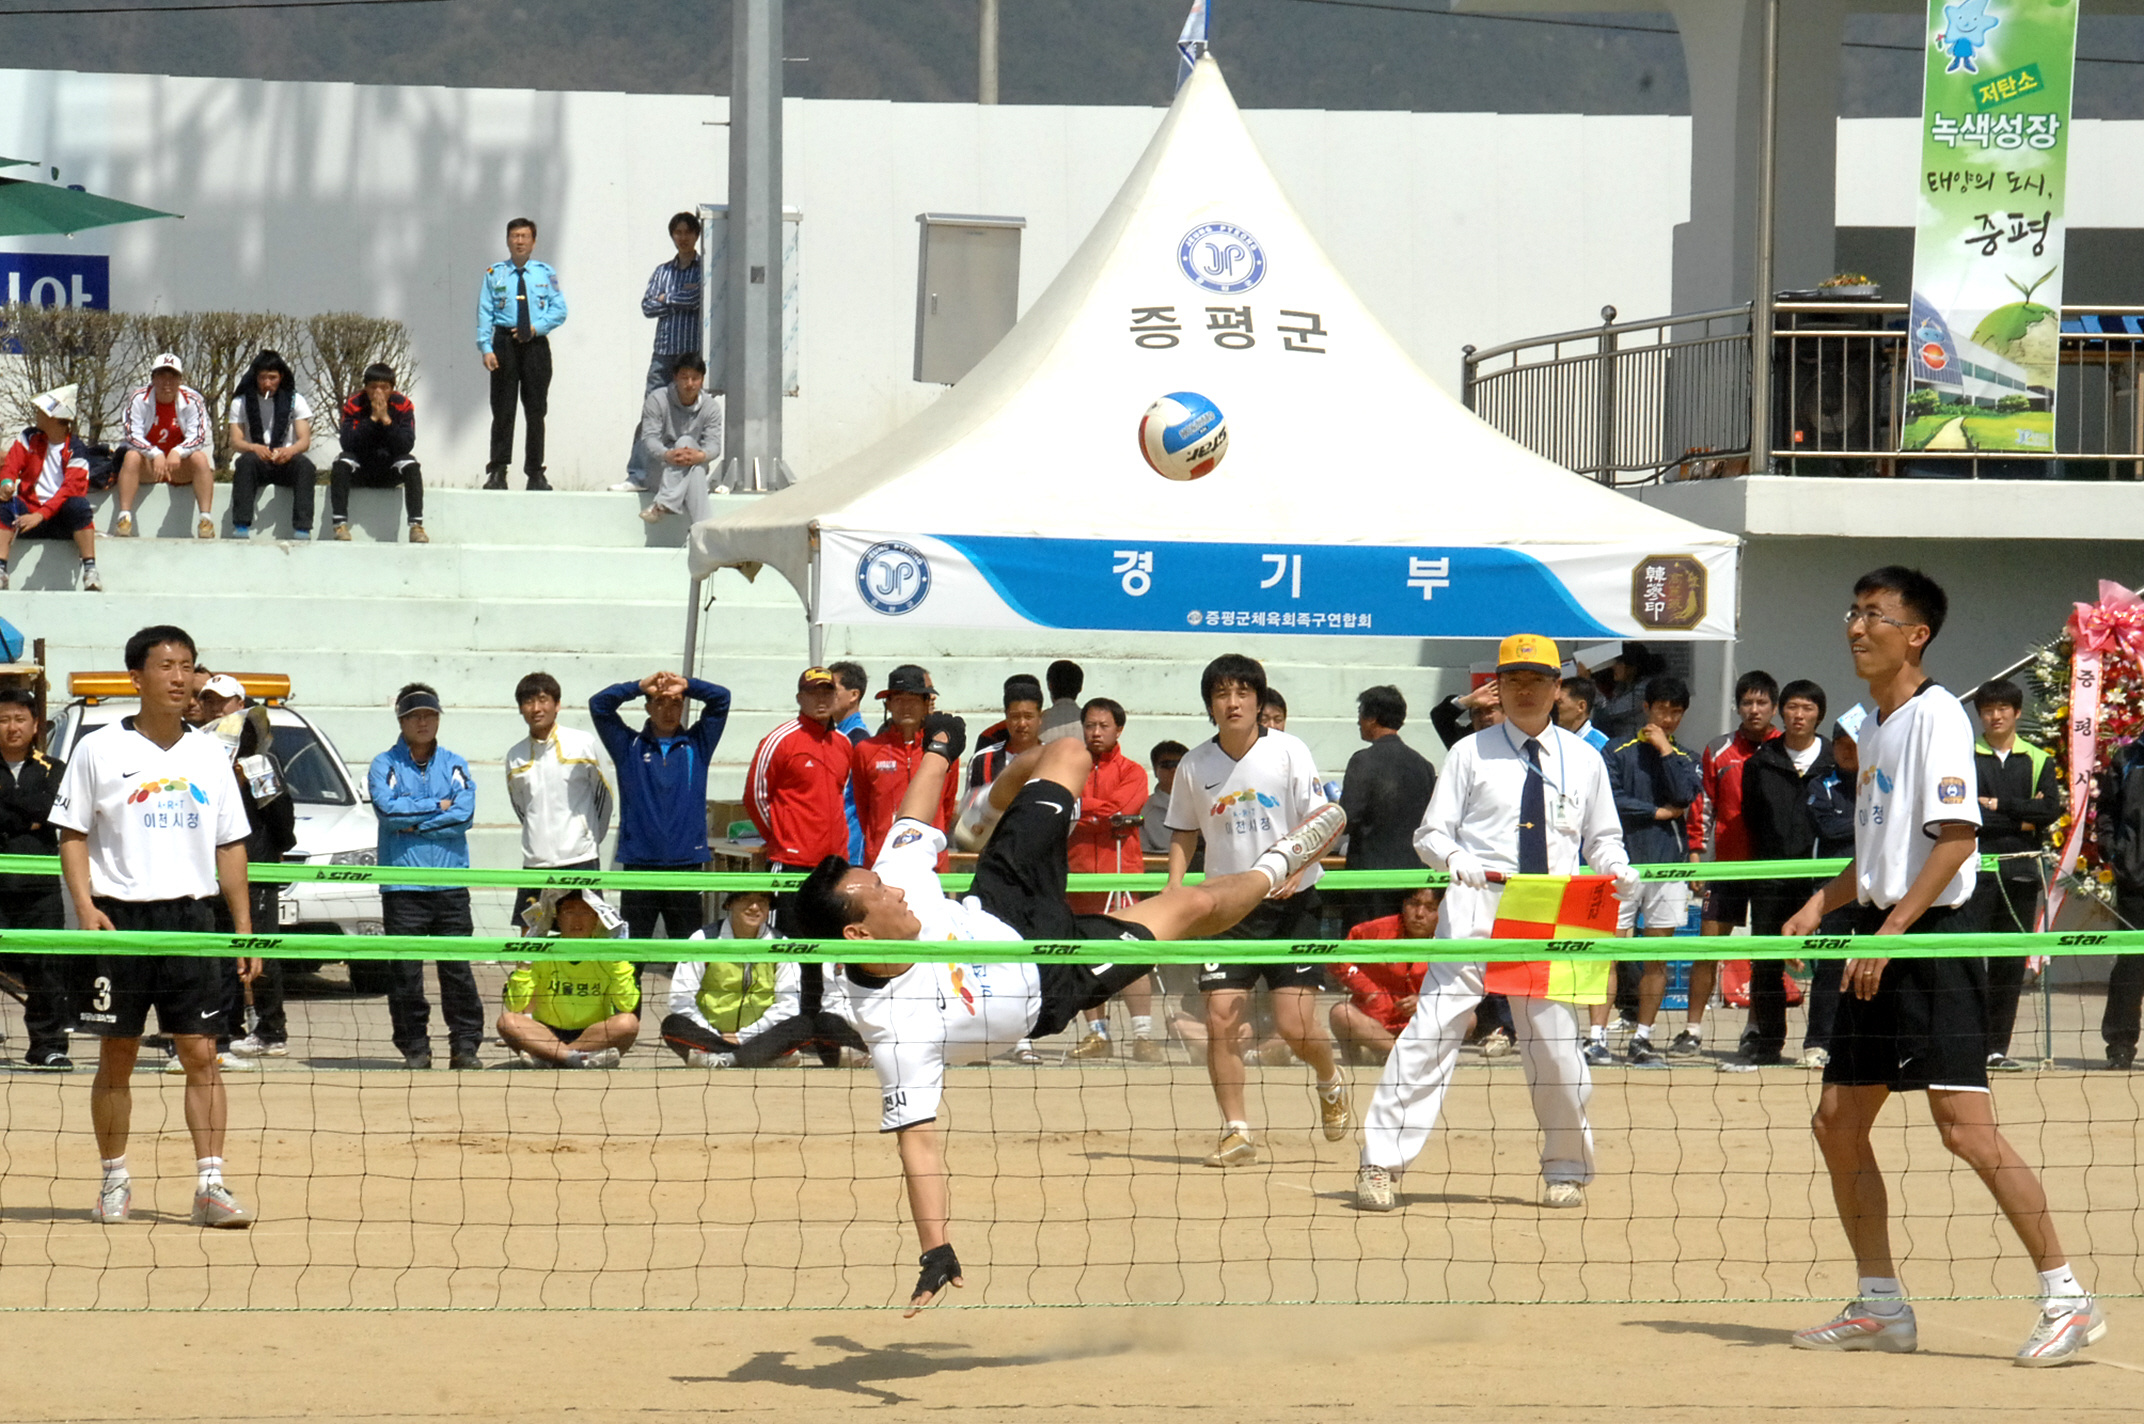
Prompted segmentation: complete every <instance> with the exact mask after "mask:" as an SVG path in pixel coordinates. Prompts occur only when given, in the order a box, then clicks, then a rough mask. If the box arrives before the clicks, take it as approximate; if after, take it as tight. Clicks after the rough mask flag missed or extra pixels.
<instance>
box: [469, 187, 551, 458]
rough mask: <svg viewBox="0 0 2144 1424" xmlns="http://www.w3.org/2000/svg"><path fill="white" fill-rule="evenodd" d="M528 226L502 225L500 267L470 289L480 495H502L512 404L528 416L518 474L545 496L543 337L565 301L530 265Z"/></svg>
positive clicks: (543, 271) (541, 267) (532, 241)
mask: <svg viewBox="0 0 2144 1424" xmlns="http://www.w3.org/2000/svg"><path fill="white" fill-rule="evenodd" d="M535 250H536V224H535V223H534V222H533V221H532V220H530V219H528V218H515V219H514V220H513V221H512V222H510V223H508V224H507V225H506V251H507V260H506V261H504V262H494V263H493V264H492V265H491V266H490V268H488V269H487V270H486V271H485V273H484V280H483V282H482V283H481V284H479V286H478V288H477V306H476V349H477V350H478V351H480V352H482V353H483V355H484V369H485V370H487V371H489V372H491V459H490V461H489V462H488V463H487V464H486V466H485V479H484V488H485V489H498V490H503V489H505V488H506V467H507V466H508V465H510V464H512V463H513V458H514V402H515V400H516V399H517V398H518V399H519V400H520V402H521V409H522V411H523V413H525V414H526V415H527V416H528V422H529V434H528V445H527V447H526V449H525V452H524V456H525V457H524V459H523V461H522V467H521V468H522V470H523V471H524V472H525V473H526V474H527V475H528V481H529V486H528V487H529V488H530V489H532V490H547V489H549V488H551V482H550V481H549V480H547V479H545V478H544V477H543V417H544V412H545V410H546V408H547V405H548V402H549V398H550V393H551V340H550V337H551V333H552V332H553V331H555V330H557V329H558V328H559V326H561V325H562V324H563V323H564V322H565V320H566V296H565V293H563V292H561V291H560V290H559V289H558V274H557V273H556V272H554V271H552V270H551V267H550V265H549V264H548V263H544V262H537V261H534V260H532V258H531V254H532V253H534V252H535Z"/></svg>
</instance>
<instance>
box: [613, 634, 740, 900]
mask: <svg viewBox="0 0 2144 1424" xmlns="http://www.w3.org/2000/svg"><path fill="white" fill-rule="evenodd" d="M635 697H642V698H646V699H647V710H648V720H647V721H646V722H645V723H643V724H642V725H641V728H640V730H639V731H637V732H635V731H632V730H630V729H629V728H628V727H627V726H626V725H625V719H624V718H623V717H621V716H619V715H618V709H619V708H620V707H621V706H623V705H624V704H625V703H626V702H628V701H630V700H631V699H633V698H635ZM687 699H690V700H692V701H694V702H697V703H699V704H700V720H699V721H697V722H694V723H693V724H692V725H691V726H689V727H688V726H686V725H685V703H686V701H687ZM588 712H589V716H590V717H591V719H592V720H593V721H594V722H595V724H596V735H597V736H598V737H601V738H602V739H603V746H604V749H605V750H607V751H608V752H609V753H610V759H611V763H612V765H613V766H615V767H616V768H617V772H618V851H617V855H618V868H619V869H620V870H699V869H701V868H702V867H704V866H705V865H706V864H707V857H708V849H707V768H708V763H709V762H711V761H712V760H713V759H714V755H715V748H716V747H717V746H718V745H720V744H721V741H722V730H723V728H725V727H727V726H728V725H729V718H730V690H729V689H728V688H726V687H719V686H717V685H716V684H714V683H712V682H703V681H702V680H701V679H699V678H696V677H683V676H680V675H679V674H677V673H674V672H651V673H649V674H648V675H647V676H646V677H644V678H642V679H640V681H638V682H620V683H614V684H612V685H611V686H609V687H606V688H604V689H603V690H602V691H601V692H599V693H597V694H596V695H595V696H593V697H591V698H589V699H588ZM618 908H619V910H620V911H621V912H623V914H624V915H625V922H626V924H627V925H629V926H630V927H631V928H632V936H633V938H634V939H658V938H659V939H683V938H685V937H686V936H687V935H689V934H691V933H692V932H693V931H694V930H696V929H698V928H699V927H700V895H699V892H698V891H696V890H628V891H626V892H625V893H624V894H622V895H620V896H619V897H618ZM658 921H660V922H661V924H662V927H663V931H662V933H661V934H660V935H657V934H656V932H655V926H656V923H657V922H658Z"/></svg>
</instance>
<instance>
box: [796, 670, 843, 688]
mask: <svg viewBox="0 0 2144 1424" xmlns="http://www.w3.org/2000/svg"><path fill="white" fill-rule="evenodd" d="M833 685H834V675H833V674H832V673H830V672H828V671H827V670H826V669H825V668H823V667H812V668H806V669H804V671H803V672H801V673H799V674H797V691H799V692H802V691H803V690H804V689H805V688H807V687H832V686H833Z"/></svg>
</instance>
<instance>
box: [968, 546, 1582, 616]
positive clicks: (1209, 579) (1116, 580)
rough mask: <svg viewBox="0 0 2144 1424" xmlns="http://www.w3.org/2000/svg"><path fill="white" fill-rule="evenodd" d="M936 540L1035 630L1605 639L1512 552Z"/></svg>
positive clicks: (1549, 580) (1526, 558)
mask: <svg viewBox="0 0 2144 1424" xmlns="http://www.w3.org/2000/svg"><path fill="white" fill-rule="evenodd" d="M938 537H939V538H941V539H942V540H943V541H944V542H945V543H946V544H948V545H950V546H952V547H953V548H954V549H957V550H958V551H959V552H960V553H961V554H962V555H963V556H964V557H966V558H967V559H968V560H969V561H970V562H971V563H972V564H973V565H974V567H975V568H976V570H977V571H978V572H979V573H980V574H982V576H983V577H984V578H985V579H987V580H988V581H989V583H990V586H991V588H992V589H993V590H995V591H996V593H997V594H998V596H999V597H1000V598H1002V599H1004V600H1005V602H1006V604H1007V605H1008V606H1009V607H1011V608H1012V609H1013V610H1015V611H1016V612H1017V613H1018V614H1019V615H1020V616H1021V617H1024V618H1026V619H1028V620H1029V621H1031V622H1034V623H1038V624H1040V625H1042V626H1044V627H1072V628H1124V629H1135V630H1151V631H1153V632H1226V631H1233V630H1235V629H1239V628H1240V629H1255V630H1258V631H1261V632H1263V631H1273V632H1283V633H1325V634H1331V633H1339V634H1342V635H1346V634H1357V635H1368V636H1371V637H1377V636H1387V637H1402V638H1406V637H1447V638H1454V637H1457V638H1465V637H1496V636H1501V635H1502V634H1504V633H1507V632H1509V631H1510V630H1511V629H1512V628H1514V627H1520V626H1525V627H1529V628H1538V629H1539V630H1541V631H1543V632H1546V633H1549V634H1551V635H1552V636H1564V637H1571V636H1581V635H1582V636H1588V637H1594V636H1610V635H1611V630H1610V629H1609V628H1607V627H1604V626H1603V625H1602V624H1601V623H1600V621H1599V620H1597V619H1596V618H1594V617H1593V616H1592V615H1591V614H1589V613H1588V612H1587V611H1586V610H1585V608H1584V607H1583V606H1582V605H1581V604H1580V602H1579V600H1578V599H1577V598H1576V597H1574V596H1573V594H1572V592H1571V590H1570V589H1568V588H1566V587H1565V586H1564V583H1563V581H1562V580H1561V579H1559V578H1558V577H1557V576H1556V575H1555V574H1554V573H1553V572H1551V571H1550V570H1549V568H1548V567H1547V566H1546V565H1544V564H1543V563H1542V562H1541V561H1540V560H1538V559H1535V558H1533V557H1532V556H1530V555H1528V554H1526V553H1523V552H1521V551H1519V550H1516V549H1510V548H1501V547H1489V548H1482V547H1472V548H1469V547H1454V548H1421V547H1415V548H1409V547H1392V546H1381V545H1339V546H1335V545H1317V544H1281V543H1274V544H1259V545H1250V544H1197V543H1180V542H1167V541H1158V540H1147V541H1140V540H1136V539H1126V540H1097V539H1016V538H1005V537H999V536H993V535H975V534H952V535H940V536H938Z"/></svg>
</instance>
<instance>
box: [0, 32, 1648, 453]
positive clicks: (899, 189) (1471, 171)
mask: <svg viewBox="0 0 2144 1424" xmlns="http://www.w3.org/2000/svg"><path fill="white" fill-rule="evenodd" d="M727 109H728V105H727V101H725V100H723V99H719V98H693V97H680V96H665V95H623V94H596V93H535V92H530V91H521V90H504V89H479V90H453V89H436V88H392V87H360V86H354V85H347V84H272V83H258V82H250V81H240V80H221V79H193V78H171V77H159V76H149V75H99V74H75V73H48V72H41V71H28V70H0V153H7V154H11V155H16V156H20V157H28V158H35V159H40V160H42V161H44V162H46V163H48V164H57V165H58V166H59V167H60V168H61V170H62V175H61V177H62V181H64V182H70V183H81V184H84V185H85V186H87V187H88V188H89V189H90V190H91V191H93V192H99V193H105V194H108V195H110V196H113V197H118V198H124V199H127V200H129V201H132V202H138V203H144V204H147V205H149V206H151V207H158V208H163V209H167V210H171V211H176V212H182V213H184V214H186V218H185V220H184V221H183V222H175V223H174V222H155V223H145V224H139V225H135V226H131V227H125V228H115V229H106V230H102V231H98V232H91V233H85V234H82V235H81V236H79V237H77V238H75V239H72V240H71V243H70V242H69V241H68V240H64V239H44V240H36V239H0V247H4V248H5V249H8V250H23V251H56V250H68V248H70V247H71V248H72V249H73V250H79V251H85V252H104V253H109V254H110V255H111V257H112V268H113V271H112V285H113V302H114V305H115V306H118V307H121V308H125V309H132V310H147V309H151V308H158V307H160V308H162V309H165V310H186V309H211V308H240V309H252V310H263V309H266V310H275V309H280V310H284V311H288V312H291V313H294V314H299V315H304V314H309V313H312V312H316V311H326V310H348V309H355V310H361V311H367V312H371V313H373V314H376V315H383V316H394V317H398V318H400V319H402V320H403V321H405V322H407V323H409V325H410V327H411V329H412V333H413V335H414V337H415V341H416V350H417V360H418V364H419V366H420V368H421V369H420V375H419V380H418V384H417V388H416V395H417V398H418V401H419V410H420V414H419V419H420V454H422V455H423V456H424V457H425V461H426V467H427V477H428V478H430V479H436V480H439V481H441V482H443V483H450V484H475V483H477V482H478V481H479V480H480V479H481V475H482V466H483V463H484V450H485V438H486V430H487V428H488V415H487V413H486V403H485V402H486V397H485V390H486V387H485V380H484V373H483V371H482V369H481V367H480V365H479V363H478V359H477V356H476V351H475V344H474V339H475V310H474V306H475V288H476V279H477V277H478V275H479V274H480V273H481V272H482V270H483V268H484V266H485V265H486V264H487V263H488V262H490V261H492V260H494V259H495V258H496V257H497V256H500V255H503V249H502V231H503V228H504V225H505V223H506V220H507V219H508V218H510V217H513V216H516V215H519V214H524V213H525V214H527V215H529V216H531V217H533V218H535V219H536V220H537V221H538V222H539V223H540V224H541V225H542V227H543V236H542V241H541V243H540V245H539V255H540V256H543V257H544V258H546V259H547V260H550V261H552V262H553V263H555V264H556V265H557V266H558V268H559V269H560V274H561V278H562V281H563V283H564V286H565V290H566V295H567V298H568V301H569V303H570V304H571V307H572V317H571V319H570V320H569V322H568V324H567V325H566V327H565V329H564V330H563V332H561V333H560V335H559V336H558V337H557V338H556V339H555V341H554V343H553V345H554V352H555V356H556V360H557V377H556V380H555V382H554V385H553V387H552V416H551V422H550V440H551V453H550V464H551V476H552V479H553V481H554V482H555V483H557V484H559V485H561V486H562V487H569V488H570V487H584V488H585V487H598V486H601V485H604V484H607V483H609V482H610V481H612V480H614V479H616V478H617V477H618V474H619V472H620V469H621V468H622V464H623V455H624V448H625V442H626V438H627V432H628V430H629V426H630V421H631V419H632V417H633V414H634V412H635V411H636V410H637V408H638V402H639V391H640V381H641V373H642V372H643V370H644V369H645V365H646V354H647V348H648V342H649V338H650V335H651V324H650V323H649V322H647V321H646V320H645V319H644V318H642V317H641V315H640V312H639V305H638V299H639V296H640V292H641V289H642V286H643V284H644V283H645V281H646V279H647V274H648V271H649V269H650V268H652V267H653V266H654V265H655V263H657V262H658V261H660V260H662V258H663V256H664V254H665V253H666V252H667V251H668V247H667V242H666V239H665V238H664V236H663V224H664V219H665V218H666V217H667V216H668V215H669V214H670V213H671V212H673V211H675V210H676V209H679V208H683V207H689V206H691V205H692V204H693V203H695V202H699V201H710V200H712V201H718V202H719V201H722V200H723V198H724V196H725V192H726V186H727V177H726V174H727V166H728V164H727V133H726V130H725V129H723V128H721V127H715V126H712V125H713V124H714V123H715V122H716V121H719V120H722V119H724V118H726V117H727ZM786 114H787V119H788V130H787V135H786V140H787V172H786V179H787V185H788V193H787V199H788V201H789V202H790V203H791V204H792V205H794V206H797V207H800V208H802V209H803V211H804V215H805V216H804V225H803V234H802V241H803V251H802V258H801V265H802V269H803V275H802V283H801V301H802V304H803V370H802V391H803V394H802V395H801V396H800V397H799V398H798V399H796V400H795V401H793V402H791V404H790V410H789V416H788V456H789V460H790V463H791V465H792V466H793V467H795V468H796V469H797V470H798V471H799V472H800V473H801V474H803V475H804V476H806V477H809V475H810V474H811V473H812V472H813V471H814V470H817V469H823V468H825V467H826V466H827V465H828V464H829V463H831V462H833V461H835V460H838V459H840V458H842V457H844V456H846V455H848V454H850V453H852V452H854V451H855V450H857V449H859V448H861V447H863V446H864V445H866V444H868V443H870V442H871V441H872V440H874V439H876V438H878V437H879V436H881V435H883V434H885V433H886V432H887V431H889V430H891V429H892V428H893V427H895V426H896V425H898V424H899V423H900V422H901V421H903V420H905V419H906V418H907V417H908V416H910V415H912V414H914V413H915V412H916V411H917V410H919V409H921V408H922V407H923V406H924V405H926V404H927V403H928V402H929V401H931V400H932V399H934V398H935V397H936V395H937V394H938V391H937V389H936V388H930V387H921V386H917V385H916V384H915V383H913V382H912V381H910V380H909V370H910V360H911V356H910V345H911V341H912V337H913V324H914V302H915V295H914V292H915V264H916V224H915V215H916V214H917V213H919V212H922V211H925V210H935V211H953V212H961V211H966V212H984V213H1006V214H1014V215H1018V216H1022V217H1025V218H1026V219H1027V220H1028V228H1027V232H1026V236H1025V241H1024V252H1023V273H1022V291H1021V305H1022V308H1023V309H1024V308H1025V307H1026V306H1027V305H1029V304H1030V303H1032V302H1033V301H1034V299H1035V298H1036V297H1038V296H1039V295H1040V294H1041V292H1042V291H1043V289H1044V288H1045V287H1046V286H1047V285H1048V283H1049V281H1050V279H1051V278H1052V277H1053V276H1055V274H1056V273H1057V271H1058V269H1059V268H1060V267H1061V266H1062V265H1063V263H1064V261H1065V260H1066V258H1068V257H1069V256H1070V255H1071V253H1072V251H1073V249H1074V248H1076V247H1077V246H1078V244H1079V242H1080V240H1081V239H1082V238H1083V237H1085V235H1086V233H1087V230H1088V228H1089V226H1090V225H1091V224H1092V223H1093V222H1094V220H1095V219H1096V217H1098V216H1099V215H1100V213H1101V210H1102V208H1103V207H1104V206H1105V205H1106V204H1107V202H1108V200H1109V198H1110V197H1111V196H1112V195H1113V194H1114V193H1115V191H1116V189H1117V186H1118V185H1119V183H1121V182H1122V180H1123V177H1124V175H1125V174H1126V172H1128V171H1129V169H1130V167H1131V165H1132V163H1133V162H1134V161H1135V160H1136V159H1137V157H1138V155H1139V153H1140V151H1141V150H1142V149H1143V148H1144V146H1145V144H1146V142H1147V140H1148V138H1149V137H1150V136H1151V135H1152V133H1153V131H1154V128H1155V126H1156V125H1157V124H1158V122H1159V121H1160V117H1161V111H1159V110H1156V109H1124V108H1091V107H1079V108H1038V107H1026V106H1014V105H1007V106H1000V107H994V108H989V109H984V108H979V107H977V106H973V105H958V104H884V103H851V102H831V101H828V102H820V101H812V102H804V101H801V100H791V101H790V102H789V103H788V105H787V106H786ZM1249 122H1250V126H1251V130H1252V132H1253V133H1254V134H1255V135H1256V136H1257V138H1258V141H1259V143H1260V144H1261V146H1262V147H1264V149H1265V151H1266V153H1267V156H1268V158H1269V160H1270V161H1271V162H1272V164H1273V166H1274V168H1275V170H1276V171H1277V172H1278V174H1279V175H1280V179H1281V182H1282V184H1283V185H1284V186H1285V187H1286V189H1287V190H1288V192H1289V193H1290V195H1291V196H1292V197H1293V198H1294V199H1295V201H1296V202H1297V204H1298V205H1299V206H1300V207H1301V208H1302V210H1303V213H1304V216H1305V217H1306V219H1307V220H1308V222H1309V225H1310V227H1311V229H1312V231H1313V232H1315V233H1316V234H1317V235H1318V237H1319V239H1320V240H1321V241H1322V242H1323V243H1324V244H1325V245H1326V247H1327V248H1328V250H1329V251H1330V252H1331V253H1332V255H1333V257H1334V259H1335V261H1336V262H1337V263H1338V265H1339V268H1340V270H1341V271H1342V272H1343V273H1344V274H1345V275H1346V276H1347V278H1348V280H1349V281H1350V282H1351V283H1353V284H1354V285H1355V287H1356V288H1357V290H1358V291H1359V292H1360V293H1361V294H1362V296H1363V298H1364V299H1365V301H1366V302H1367V303H1368V304H1369V306H1370V307H1371V309H1372V310H1373V311H1375V312H1377V313H1378V315H1379V316H1380V317H1381V318H1382V319H1383V320H1384V321H1385V322H1386V323H1387V324H1388V325H1389V326H1390V327H1391V328H1392V329H1393V331H1394V333H1395V334H1396V335H1397V336H1398V338H1399V340H1400V341H1401V342H1402V344H1404V345H1405V346H1406V347H1407V348H1408V349H1409V351H1410V352H1412V353H1413V355H1414V356H1415V358H1416V359H1417V360H1418V361H1419V362H1420V363H1421V364H1422V365H1423V366H1424V367H1425V368H1426V369H1428V371H1429V372H1430V373H1431V374H1432V375H1433V376H1435V377H1436V378H1437V379H1438V380H1439V381H1440V382H1444V383H1446V384H1447V385H1452V386H1456V384H1457V371H1458V364H1459V352H1460V347H1461V345H1462V344H1463V343H1466V342H1473V343H1475V344H1476V345H1491V344H1495V343H1497V342H1500V341H1505V340H1510V339H1513V338H1516V337H1520V336H1525V335H1529V334H1534V333H1539V332H1543V331H1549V330H1554V329H1560V328H1565V327H1573V326H1583V325H1589V324H1591V323H1593V322H1595V321H1597V320H1598V315H1597V313H1598V309H1599V307H1600V305H1601V304H1602V303H1603V302H1613V303H1614V304H1615V305H1617V306H1618V307H1619V308H1621V309H1622V311H1623V312H1624V313H1625V314H1626V315H1636V314H1641V313H1646V314H1650V313H1660V312H1665V311H1666V309H1667V306H1668V296H1669V263H1670V245H1671V237H1670V234H1671V232H1672V230H1673V228H1674V225H1675V224H1676V223H1678V222H1680V221H1682V220H1683V219H1684V217H1685V216H1686V215H1687V209H1688V186H1689V177H1688V173H1689V162H1688V146H1689V145H1688V121H1687V120H1682V119H1671V118H1643V117H1641V118H1598V117H1585V116H1554V115H1551V116H1538V115H1522V116H1498V115H1484V114H1407V113H1390V112H1384V113H1325V112H1320V111H1306V110H1286V111H1271V112H1259V113H1253V114H1251V115H1250V116H1249Z"/></svg>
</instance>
